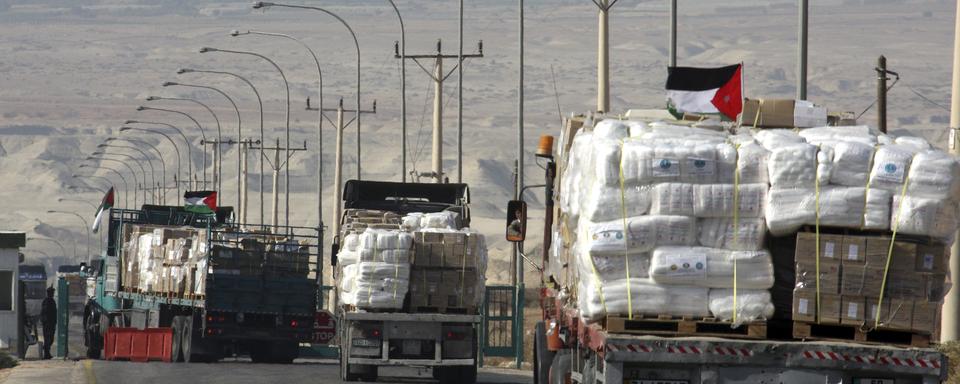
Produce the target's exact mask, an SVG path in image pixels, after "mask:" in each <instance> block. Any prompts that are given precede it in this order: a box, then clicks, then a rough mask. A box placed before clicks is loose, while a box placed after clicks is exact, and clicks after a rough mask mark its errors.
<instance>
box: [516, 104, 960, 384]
mask: <svg viewBox="0 0 960 384" xmlns="http://www.w3.org/2000/svg"><path fill="white" fill-rule="evenodd" d="M583 122H584V119H583V117H575V118H572V119H568V120H566V121H565V126H564V133H563V135H565V139H567V140H569V138H572V137H573V134H574V133H576V132H577V131H578V130H579V129H582V128H581V126H582V125H583ZM567 142H569V141H567ZM544 148H546V149H547V150H545V151H544V150H543V149H544ZM537 156H538V157H541V158H545V159H546V160H547V166H546V167H545V171H546V172H545V184H546V185H545V200H544V201H545V202H546V203H545V209H546V212H547V213H546V214H545V215H544V216H545V222H544V245H543V247H542V250H543V251H542V255H541V259H542V268H539V269H540V272H541V279H540V281H541V282H542V284H541V286H540V300H539V304H540V307H541V314H542V318H541V319H540V320H539V321H538V322H537V323H536V326H535V329H534V346H533V370H534V382H535V383H538V384H542V383H550V384H554V383H564V382H575V383H583V384H597V383H606V384H612V383H633V384H707V383H710V384H715V383H716V384H719V383H800V384H805V383H863V384H867V383H869V384H906V383H911V384H921V383H922V384H933V383H940V382H942V381H943V380H945V379H946V375H947V370H948V362H947V358H946V356H945V355H943V354H942V353H939V352H938V351H936V350H935V349H932V348H929V347H912V346H903V345H895V344H889V343H884V342H873V343H869V342H866V343H861V342H856V341H854V340H852V338H851V340H838V339H829V338H823V339H817V338H811V339H801V340H797V339H796V338H793V339H791V338H783V339H773V338H770V339H767V338H765V337H764V338H756V339H750V338H746V339H739V338H735V337H724V336H723V335H722V334H720V335H717V336H716V337H714V336H709V335H708V332H704V335H698V334H679V335H671V336H665V335H664V334H665V333H668V332H657V331H655V330H654V331H649V332H648V331H647V329H644V331H640V332H637V331H631V330H630V329H629V328H628V327H622V326H621V327H610V324H611V323H609V322H607V323H604V322H592V321H588V320H586V319H584V318H583V317H582V316H581V315H580V313H579V311H578V309H577V304H576V301H575V300H572V299H571V297H570V296H571V292H570V291H569V290H568V289H567V288H566V287H562V286H561V285H560V284H559V283H558V281H559V280H560V276H559V275H558V274H557V272H556V271H560V270H562V268H564V267H565V266H564V265H559V264H561V263H562V260H563V259H564V258H562V257H551V256H550V254H549V251H548V250H549V249H550V248H551V246H552V245H553V244H551V241H552V239H554V237H553V236H552V235H554V234H555V233H556V232H557V231H561V230H564V228H561V227H560V226H559V225H558V224H559V221H560V220H555V219H556V218H558V217H560V214H561V212H559V209H555V205H554V201H555V199H556V200H558V201H559V199H558V197H559V195H560V194H561V193H569V191H559V193H555V191H557V189H558V188H560V187H561V185H563V184H561V180H560V179H561V177H562V175H561V174H559V173H558V164H562V162H563V161H564V160H565V159H563V158H554V152H553V149H552V137H550V142H549V143H548V144H547V145H546V146H544V145H543V142H541V151H540V152H538V153H537ZM561 166H562V165H561ZM561 169H562V168H561ZM510 207H511V208H509V209H508V220H507V223H508V224H507V225H508V234H509V233H510V232H509V231H510V230H509V228H510V225H511V220H512V219H513V218H514V217H520V218H521V223H522V224H521V225H520V227H521V228H524V229H525V228H526V225H527V223H526V205H525V203H523V202H522V201H520V200H516V201H511V202H510ZM508 240H511V239H510V238H509V236H508ZM516 240H518V239H513V241H516ZM519 240H520V241H522V238H521V239H519ZM871 323H872V322H871ZM770 326H771V327H773V326H774V323H773V322H770ZM764 327H766V325H764ZM713 329H715V330H720V331H726V330H729V329H730V325H729V324H720V323H718V324H716V325H715V326H714V328H713ZM664 330H666V329H664ZM908 340H909V338H908ZM907 344H909V341H908V342H907Z"/></svg>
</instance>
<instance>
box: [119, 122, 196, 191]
mask: <svg viewBox="0 0 960 384" xmlns="http://www.w3.org/2000/svg"><path fill="white" fill-rule="evenodd" d="M124 124H155V125H163V126H165V127H168V128H171V129H173V130H175V131H177V133H179V134H180V137H183V141H184V143H185V144H186V145H187V185H188V186H189V183H190V181H189V179H191V178H192V177H191V176H190V175H191V172H192V170H193V161H192V160H191V158H192V157H193V154H192V153H193V152H192V149H191V146H190V140H188V139H187V135H184V134H183V131H181V130H180V128H177V127H175V126H173V125H170V124H166V123H156V122H149V121H138V120H127V121H125V122H124ZM131 130H134V131H141V132H148V133H154V134H158V135H162V136H163V137H165V138H167V141H169V142H170V144H171V145H173V150H174V151H176V152H177V175H180V172H181V171H180V148H178V147H177V143H175V142H174V141H173V139H171V138H170V136H169V135H167V134H165V133H163V132H161V131H159V130H156V129H147V128H136V127H122V128H120V132H126V131H131ZM178 178H179V176H178V177H174V178H173V182H174V184H176V186H177V196H180V183H179V181H178V180H177V179H178ZM179 199H180V197H177V201H179Z"/></svg>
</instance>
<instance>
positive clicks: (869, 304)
mask: <svg viewBox="0 0 960 384" xmlns="http://www.w3.org/2000/svg"><path fill="white" fill-rule="evenodd" d="M865 300H866V312H865V314H866V315H867V324H873V323H874V322H875V321H876V319H877V311H878V310H879V311H880V313H881V315H880V316H881V317H880V321H881V322H882V321H884V320H883V315H885V314H887V313H889V312H890V311H889V308H890V299H884V300H883V303H882V304H880V301H879V300H880V298H878V297H866V298H865ZM878 304H880V305H879V306H878Z"/></svg>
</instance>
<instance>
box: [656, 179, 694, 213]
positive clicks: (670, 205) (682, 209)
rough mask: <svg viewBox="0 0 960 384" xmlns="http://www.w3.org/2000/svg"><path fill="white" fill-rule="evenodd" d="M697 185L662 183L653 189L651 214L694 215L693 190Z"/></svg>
mask: <svg viewBox="0 0 960 384" xmlns="http://www.w3.org/2000/svg"><path fill="white" fill-rule="evenodd" d="M694 187H696V185H694V184H687V183H660V184H657V185H655V186H654V187H653V189H651V193H650V214H651V215H678V216H693V213H694V211H693V191H694V189H695V188H694Z"/></svg>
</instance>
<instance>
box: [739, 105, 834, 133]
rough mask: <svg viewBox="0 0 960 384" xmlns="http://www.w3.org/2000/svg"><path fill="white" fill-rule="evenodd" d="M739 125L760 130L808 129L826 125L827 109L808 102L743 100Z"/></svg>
mask: <svg viewBox="0 0 960 384" xmlns="http://www.w3.org/2000/svg"><path fill="white" fill-rule="evenodd" d="M740 121H741V124H742V125H744V126H750V127H752V126H756V127H762V128H809V127H821V126H825V125H827V109H826V108H824V107H821V106H818V105H815V104H813V103H811V102H809V101H804V100H792V99H745V100H744V103H743V113H742V114H741V115H740Z"/></svg>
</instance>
